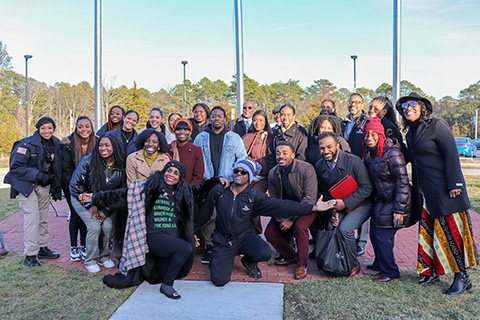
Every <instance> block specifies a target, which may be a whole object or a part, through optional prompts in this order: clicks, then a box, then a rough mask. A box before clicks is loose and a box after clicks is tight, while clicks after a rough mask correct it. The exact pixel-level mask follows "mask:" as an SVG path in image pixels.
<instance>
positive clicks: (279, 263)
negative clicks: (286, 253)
mask: <svg viewBox="0 0 480 320" xmlns="http://www.w3.org/2000/svg"><path fill="white" fill-rule="evenodd" d="M295 262H297V257H294V258H292V259H285V258H282V259H280V260H277V261H275V263H274V265H276V266H288V265H290V264H292V263H295Z"/></svg>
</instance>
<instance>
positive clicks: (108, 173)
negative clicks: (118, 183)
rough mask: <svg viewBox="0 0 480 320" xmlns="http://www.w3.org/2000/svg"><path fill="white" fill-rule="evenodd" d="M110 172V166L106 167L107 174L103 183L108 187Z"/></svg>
mask: <svg viewBox="0 0 480 320" xmlns="http://www.w3.org/2000/svg"><path fill="white" fill-rule="evenodd" d="M110 170H112V166H107V174H106V177H105V183H106V184H107V185H108V180H109V177H110Z"/></svg>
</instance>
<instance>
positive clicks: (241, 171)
mask: <svg viewBox="0 0 480 320" xmlns="http://www.w3.org/2000/svg"><path fill="white" fill-rule="evenodd" d="M239 173H240V174H241V175H242V176H244V175H247V174H248V172H247V171H245V170H240V169H233V174H239Z"/></svg>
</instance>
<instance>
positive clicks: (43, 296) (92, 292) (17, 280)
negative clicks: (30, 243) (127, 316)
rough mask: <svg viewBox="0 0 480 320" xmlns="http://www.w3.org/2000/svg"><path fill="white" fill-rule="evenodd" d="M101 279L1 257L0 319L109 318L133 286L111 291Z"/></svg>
mask: <svg viewBox="0 0 480 320" xmlns="http://www.w3.org/2000/svg"><path fill="white" fill-rule="evenodd" d="M102 278H103V275H101V274H96V275H92V274H90V273H88V272H82V271H77V270H71V269H67V268H63V267H59V266H55V265H49V264H47V263H44V264H42V266H41V267H33V268H27V267H25V266H24V265H23V256H19V255H16V254H13V253H8V254H7V255H6V256H3V257H0V319H2V320H6V319H108V318H109V317H110V316H111V315H112V314H113V312H114V311H115V310H116V309H117V308H118V307H119V306H120V305H121V304H122V303H123V302H124V301H125V300H126V299H127V298H128V296H130V294H131V293H132V292H133V291H134V289H135V288H136V287H132V288H128V289H123V290H113V289H110V288H108V287H107V286H105V285H104V284H103V282H102Z"/></svg>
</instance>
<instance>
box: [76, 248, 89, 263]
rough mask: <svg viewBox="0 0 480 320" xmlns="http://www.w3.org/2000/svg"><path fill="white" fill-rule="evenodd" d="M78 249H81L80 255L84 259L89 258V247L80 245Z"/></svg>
mask: <svg viewBox="0 0 480 320" xmlns="http://www.w3.org/2000/svg"><path fill="white" fill-rule="evenodd" d="M78 250H79V251H80V257H81V258H82V260H85V259H87V249H86V248H85V246H80V247H78Z"/></svg>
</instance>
